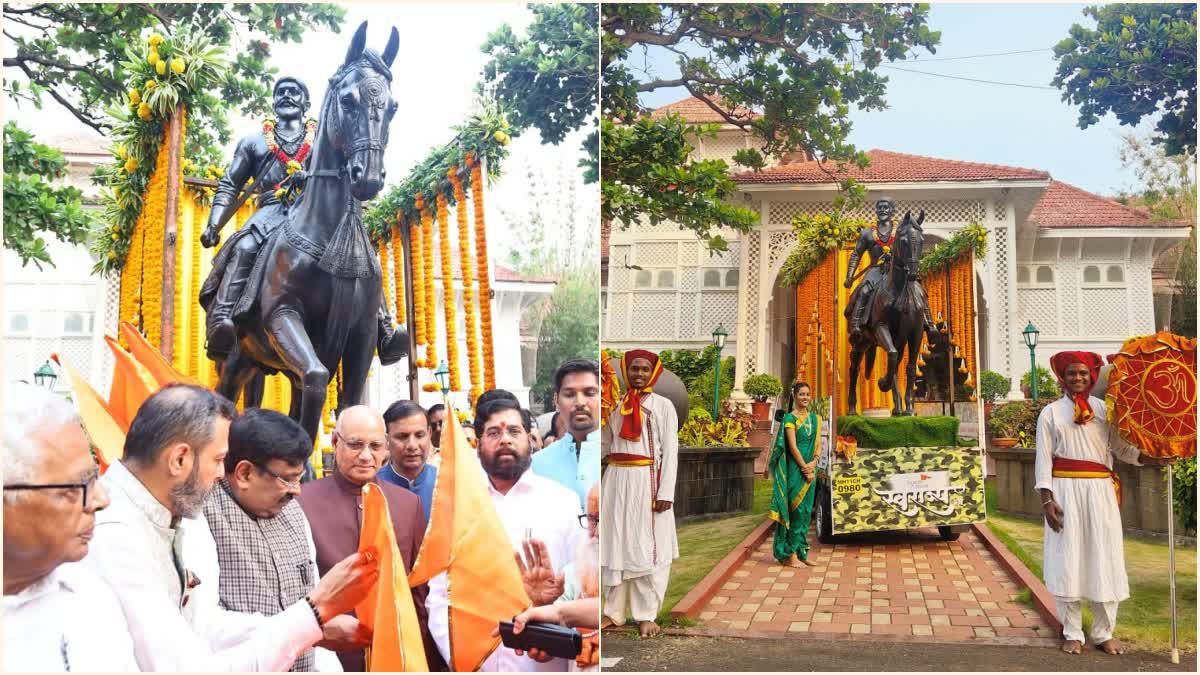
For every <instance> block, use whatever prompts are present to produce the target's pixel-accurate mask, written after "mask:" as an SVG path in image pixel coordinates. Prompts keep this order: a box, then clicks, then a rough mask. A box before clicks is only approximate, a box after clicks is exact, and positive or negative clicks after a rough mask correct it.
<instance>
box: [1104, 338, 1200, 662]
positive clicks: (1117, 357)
mask: <svg viewBox="0 0 1200 675" xmlns="http://www.w3.org/2000/svg"><path fill="white" fill-rule="evenodd" d="M1108 361H1109V363H1111V364H1112V370H1111V371H1110V372H1109V374H1108V392H1107V394H1106V396H1105V398H1106V399H1107V402H1108V406H1107V407H1108V417H1109V422H1110V423H1111V424H1112V425H1113V426H1115V427H1116V428H1117V431H1118V432H1119V433H1120V434H1121V437H1122V438H1124V439H1125V440H1126V441H1128V442H1129V443H1131V444H1133V445H1135V446H1137V447H1139V448H1141V449H1142V451H1143V452H1144V453H1146V454H1147V455H1150V456H1151V457H1158V458H1181V457H1195V456H1196V340H1195V339H1194V338H1191V339H1189V338H1185V337H1181V336H1179V335H1175V334H1173V333H1169V332H1166V331H1161V332H1159V333H1155V334H1154V335H1147V336H1143V337H1136V338H1131V339H1129V340H1126V341H1125V344H1124V345H1121V351H1120V352H1119V353H1117V354H1113V355H1111V356H1109V357H1108ZM1167 504H1168V510H1169V518H1168V520H1167V537H1168V542H1169V543H1168V550H1169V560H1170V563H1169V574H1170V580H1171V581H1170V589H1171V662H1172V663H1179V648H1178V642H1177V635H1176V625H1175V623H1176V622H1175V484H1174V467H1173V466H1172V465H1170V464H1168V465H1167Z"/></svg>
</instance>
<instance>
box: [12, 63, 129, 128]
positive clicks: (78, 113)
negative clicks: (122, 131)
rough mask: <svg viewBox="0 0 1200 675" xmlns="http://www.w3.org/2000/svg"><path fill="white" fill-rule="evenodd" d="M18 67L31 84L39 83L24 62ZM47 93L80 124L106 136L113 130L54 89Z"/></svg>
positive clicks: (51, 88)
mask: <svg viewBox="0 0 1200 675" xmlns="http://www.w3.org/2000/svg"><path fill="white" fill-rule="evenodd" d="M7 61H8V59H5V62H6V63H5V65H6V66H7V65H8V63H7ZM16 66H17V67H18V68H20V69H21V70H23V71H25V75H26V76H27V77H28V78H29V80H30V81H31V82H38V79H37V76H36V75H35V74H34V72H33V71H32V70H31V69H30V68H29V66H28V65H26V64H25V63H24V62H23V61H22V62H18V63H17V64H16ZM46 91H48V92H50V95H51V96H53V97H54V100H56V101H58V102H59V103H60V104H61V105H62V106H63V107H64V108H66V109H67V110H69V111H70V112H71V114H72V115H74V116H75V119H77V120H79V121H80V122H83V123H84V124H86V125H88V126H89V127H91V128H92V129H95V130H96V132H97V133H99V134H101V135H104V134H105V133H106V132H107V131H108V130H110V129H112V125H110V124H106V123H104V122H101V121H99V120H96V119H94V118H92V117H91V116H90V115H88V114H87V113H86V112H84V111H82V110H80V109H79V108H76V107H75V105H74V104H73V103H71V102H70V101H68V100H67V99H66V98H65V97H64V96H63V95H62V94H60V93H58V92H57V91H56V90H55V89H54V88H53V87H46Z"/></svg>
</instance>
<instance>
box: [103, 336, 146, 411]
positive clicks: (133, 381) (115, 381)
mask: <svg viewBox="0 0 1200 675" xmlns="http://www.w3.org/2000/svg"><path fill="white" fill-rule="evenodd" d="M104 341H105V342H107V343H108V348H109V349H111V350H112V353H113V358H114V363H113V378H112V389H110V390H109V394H108V409H109V411H110V412H112V416H113V419H115V420H116V421H117V423H118V424H120V425H121V427H122V428H123V429H125V430H127V431H128V429H129V425H130V424H132V423H133V417H134V415H136V414H137V411H138V408H140V407H142V403H144V402H145V401H146V399H148V398H150V395H151V394H153V393H154V392H156V391H158V390H159V385H158V383H157V382H155V380H154V376H153V375H151V374H150V371H149V370H147V369H146V367H145V366H143V365H142V364H140V363H138V362H137V361H136V360H135V359H134V358H133V356H132V355H130V353H129V352H127V351H125V349H124V348H123V347H121V345H120V343H118V342H117V340H116V339H115V338H113V337H112V336H109V335H105V336H104Z"/></svg>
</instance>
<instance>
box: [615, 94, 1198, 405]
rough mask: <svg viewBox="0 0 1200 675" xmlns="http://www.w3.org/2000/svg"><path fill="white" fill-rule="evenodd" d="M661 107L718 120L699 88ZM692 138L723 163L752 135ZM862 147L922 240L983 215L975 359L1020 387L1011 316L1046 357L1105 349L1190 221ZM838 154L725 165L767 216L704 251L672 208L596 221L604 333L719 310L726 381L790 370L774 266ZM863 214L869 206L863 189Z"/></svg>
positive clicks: (642, 339)
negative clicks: (825, 161) (600, 225)
mask: <svg viewBox="0 0 1200 675" xmlns="http://www.w3.org/2000/svg"><path fill="white" fill-rule="evenodd" d="M667 112H675V113H678V114H680V115H682V116H683V117H684V118H685V119H687V120H688V121H690V122H696V123H700V122H705V123H721V122H722V121H723V120H722V119H721V118H720V117H718V116H717V115H716V113H714V112H713V111H711V110H710V109H709V108H708V107H707V105H705V104H704V103H703V102H701V101H699V100H698V99H694V98H689V99H684V100H683V101H679V102H677V103H674V104H671V105H669V106H664V107H663V108H660V109H659V110H657V111H655V113H654V114H655V115H662V114H665V113H667ZM694 143H695V146H696V151H695V153H694V155H695V156H696V157H697V158H703V159H724V160H725V161H726V162H728V163H729V164H730V166H733V163H732V157H733V154H734V153H735V152H736V151H737V150H739V149H741V148H748V147H753V146H752V144H753V143H754V139H753V138H752V137H751V136H750V135H749V134H747V133H745V132H743V131H741V130H740V129H738V128H736V127H733V126H731V125H728V124H722V128H721V129H720V131H718V133H717V137H716V138H715V139H697V140H696V141H695V142H694ZM867 154H868V155H869V156H870V158H871V165H870V166H869V167H867V168H865V169H859V168H857V167H853V168H852V169H850V170H848V175H851V176H853V177H854V178H855V179H857V180H858V181H859V182H861V183H864V184H865V185H866V186H867V188H868V191H869V192H868V202H872V200H873V199H874V198H876V197H878V196H881V195H884V194H886V195H888V196H890V197H892V199H894V200H895V202H896V206H897V212H898V213H899V214H903V213H904V212H905V211H906V210H912V211H913V213H914V214H915V213H916V212H917V211H918V210H921V209H923V210H924V211H925V212H926V220H925V224H924V230H925V237H926V244H925V245H926V248H927V250H928V248H930V247H932V246H933V245H935V244H936V243H938V242H940V241H942V240H943V239H945V238H946V237H947V236H948V235H950V234H951V233H953V232H954V231H956V230H958V229H960V228H962V227H963V226H965V225H967V224H968V223H970V222H972V221H974V222H978V223H980V224H981V225H983V226H984V227H986V228H987V230H988V232H989V235H990V237H989V241H988V247H987V256H986V258H985V259H984V260H982V261H979V264H978V266H977V293H978V297H979V306H978V313H979V317H978V319H979V334H978V340H979V345H978V352H979V354H980V365H981V369H987V370H995V371H997V372H1000V373H1001V374H1003V375H1005V376H1008V377H1010V378H1011V380H1012V383H1013V389H1014V391H1013V392H1011V396H1013V397H1019V396H1020V392H1019V383H1020V378H1021V376H1022V375H1023V374H1024V373H1025V372H1027V371H1028V370H1029V352H1028V349H1027V348H1026V347H1025V345H1024V342H1023V341H1022V337H1021V330H1022V329H1023V328H1024V327H1025V325H1026V323H1028V322H1030V321H1032V322H1033V323H1034V324H1035V325H1036V326H1037V328H1038V329H1039V330H1040V331H1041V341H1040V346H1039V348H1038V353H1037V356H1038V362H1039V363H1040V364H1041V365H1047V364H1048V362H1049V357H1050V355H1051V354H1053V353H1054V352H1056V351H1059V350H1062V349H1087V350H1090V351H1096V352H1100V353H1102V354H1107V353H1113V352H1115V351H1116V349H1117V348H1118V347H1119V346H1120V345H1121V343H1122V342H1123V341H1124V339H1125V338H1127V337H1129V336H1132V335H1140V334H1146V333H1151V332H1153V331H1154V330H1155V329H1156V325H1155V316H1154V300H1153V284H1152V267H1153V266H1154V262H1155V259H1156V258H1157V257H1158V256H1159V255H1160V254H1161V253H1162V252H1163V251H1165V250H1166V249H1167V248H1169V247H1171V246H1173V245H1175V244H1178V243H1179V242H1180V241H1182V240H1183V239H1185V238H1186V237H1187V236H1188V232H1189V229H1188V226H1187V224H1186V223H1177V222H1162V221H1156V220H1155V219H1153V218H1151V217H1150V216H1149V215H1147V214H1146V213H1144V212H1141V211H1138V210H1136V209H1132V208H1129V207H1125V206H1122V205H1120V204H1117V203H1116V202H1113V201H1110V200H1107V199H1104V198H1103V197H1100V196H1098V195H1094V194H1091V193H1089V192H1086V191H1084V190H1080V189H1078V188H1075V187H1073V186H1070V185H1067V184H1065V183H1061V182H1059V181H1055V180H1053V179H1052V178H1051V176H1050V175H1049V174H1048V173H1046V172H1045V171H1038V170H1034V169H1024V168H1018V167H1009V166H999V165H993V164H979V163H972V162H961V161H954V160H946V159H935V158H931V157H921V156H916V155H908V154H902V153H896V152H888V151H885V150H871V151H868V153H867ZM833 168H834V167H832V166H829V167H820V166H818V164H817V163H816V162H813V161H809V160H808V158H807V157H789V158H787V161H785V162H783V163H776V164H773V165H770V166H768V167H767V168H765V169H764V170H763V171H761V172H758V173H753V172H745V173H736V174H734V176H733V179H734V181H735V182H736V183H737V184H738V186H739V191H738V192H737V194H735V195H734V196H733V197H732V201H734V202H735V203H738V204H739V205H742V206H745V207H747V208H751V209H754V210H756V211H758V212H759V213H760V214H761V219H760V222H759V224H758V225H757V226H756V227H755V228H754V229H753V230H751V231H750V232H749V233H746V234H741V235H739V234H738V233H736V232H733V231H725V232H722V235H723V236H724V237H725V238H726V239H727V240H728V241H729V242H730V245H729V250H728V251H727V252H726V253H724V254H721V255H717V256H712V255H710V254H709V253H708V251H707V250H706V249H705V248H704V246H703V245H702V244H701V243H700V242H699V240H698V239H697V237H695V235H693V234H692V233H691V232H690V231H687V230H683V229H681V228H679V227H678V226H676V225H674V224H671V223H661V224H659V225H658V226H646V225H641V224H639V225H636V226H634V227H630V228H629V229H627V230H621V229H615V228H614V229H611V231H605V232H604V233H603V235H602V246H604V248H603V251H602V256H603V257H604V258H605V272H606V274H605V277H604V285H605V291H604V298H605V300H604V304H603V308H604V313H603V316H602V317H601V334H602V340H603V343H604V344H605V345H606V346H611V347H613V348H615V349H629V348H633V347H642V348H648V349H654V350H660V349H668V348H687V349H700V348H703V347H704V346H705V345H707V344H709V343H710V342H711V332H712V330H713V329H714V328H716V326H717V324H718V323H720V324H723V325H724V326H725V328H726V329H727V330H728V331H729V338H728V342H727V347H726V352H725V353H726V354H729V353H730V351H731V350H730V347H731V346H732V348H733V349H732V351H733V352H734V353H735V356H736V357H737V378H736V383H735V396H741V395H742V392H741V386H742V381H743V379H744V378H745V376H746V375H748V374H751V373H756V372H767V373H773V374H776V375H780V376H781V377H782V378H787V377H788V376H789V375H790V374H791V370H792V368H793V366H792V363H793V359H794V356H793V354H794V352H793V349H794V347H793V345H792V340H793V337H792V335H791V333H789V330H791V329H792V327H793V326H794V320H795V316H796V306H795V305H796V300H795V294H794V292H793V291H792V289H784V288H780V287H779V286H778V285H777V278H778V275H779V271H780V268H781V267H782V265H783V262H784V260H785V259H786V258H787V255H788V253H789V252H790V250H791V248H792V246H793V245H794V244H795V242H796V235H795V233H794V232H793V230H792V227H791V221H792V218H793V216H796V215H798V214H802V213H819V212H825V211H828V210H830V209H831V208H832V201H833V199H834V197H835V196H836V194H837V189H836V188H837V186H836V182H835V181H834V180H833V179H831V178H830V176H829V174H828V173H826V169H833ZM860 215H862V216H863V217H867V218H871V219H872V220H873V217H874V216H873V207H872V206H871V205H870V203H869V204H868V205H866V206H864V207H863V209H862V212H861V214H860ZM606 230H608V228H607V224H606ZM632 267H641V268H642V269H641V270H636V269H632ZM792 332H793V333H794V330H792Z"/></svg>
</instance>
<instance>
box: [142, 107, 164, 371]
mask: <svg viewBox="0 0 1200 675" xmlns="http://www.w3.org/2000/svg"><path fill="white" fill-rule="evenodd" d="M169 133H170V127H169V126H167V127H166V128H164V129H163V139H162V142H161V143H160V144H159V146H158V157H157V159H156V160H155V163H154V173H153V174H152V175H151V177H150V183H149V184H148V185H147V186H146V195H145V197H144V198H143V201H142V214H141V217H140V220H141V221H142V227H144V231H145V241H144V242H143V244H142V256H143V258H144V260H143V262H142V325H143V327H144V330H145V333H146V339H147V340H149V341H150V344H152V345H154V346H156V347H159V348H161V347H162V302H163V297H162V287H163V283H162V282H163V265H162V258H163V228H164V226H165V224H166V219H167V161H168V159H169V157H170V147H169V146H170V142H169V140H168V134H169ZM147 263H148V264H147Z"/></svg>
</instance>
